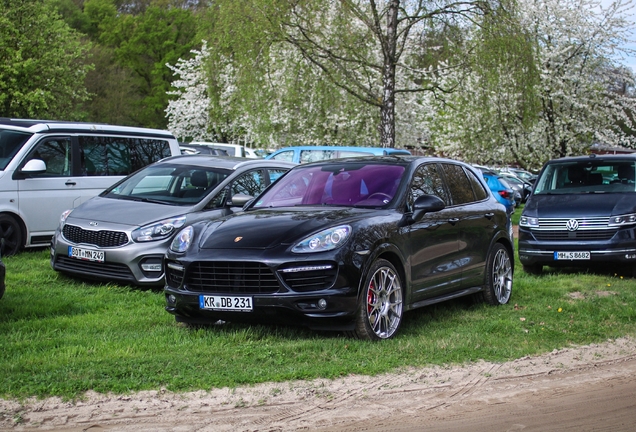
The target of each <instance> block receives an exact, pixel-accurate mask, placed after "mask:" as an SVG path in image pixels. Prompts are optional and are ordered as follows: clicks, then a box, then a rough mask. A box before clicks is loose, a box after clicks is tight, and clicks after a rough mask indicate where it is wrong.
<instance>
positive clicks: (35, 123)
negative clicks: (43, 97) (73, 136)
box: [0, 117, 174, 138]
mask: <svg viewBox="0 0 636 432" xmlns="http://www.w3.org/2000/svg"><path fill="white" fill-rule="evenodd" d="M0 126H6V127H10V128H11V129H15V130H21V131H24V132H31V133H42V132H61V133H62V132H65V133H71V132H78V131H81V132H94V133H122V132H124V133H127V134H130V135H138V134H143V135H156V136H163V137H168V138H174V135H173V134H172V133H170V132H169V131H166V130H161V129H149V128H140V127H133V126H117V125H110V124H105V123H88V122H72V121H65V120H35V119H15V118H6V117H0Z"/></svg>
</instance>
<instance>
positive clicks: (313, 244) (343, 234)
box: [292, 225, 351, 253]
mask: <svg viewBox="0 0 636 432" xmlns="http://www.w3.org/2000/svg"><path fill="white" fill-rule="evenodd" d="M350 234H351V227H350V226H349V225H341V226H337V227H334V228H329V229H326V230H324V231H320V232H319V233H317V234H314V235H312V236H310V237H307V238H306V239H304V240H303V241H301V242H300V243H298V244H297V245H296V246H294V247H293V248H292V252H296V253H312V252H324V251H328V250H332V249H335V248H338V247H340V246H342V245H343V244H344V242H345V241H346V240H347V237H349V235H350Z"/></svg>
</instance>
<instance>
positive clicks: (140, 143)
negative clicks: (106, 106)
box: [0, 118, 181, 256]
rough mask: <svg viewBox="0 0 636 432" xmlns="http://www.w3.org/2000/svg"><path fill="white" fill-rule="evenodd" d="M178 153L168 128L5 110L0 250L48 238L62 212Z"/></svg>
mask: <svg viewBox="0 0 636 432" xmlns="http://www.w3.org/2000/svg"><path fill="white" fill-rule="evenodd" d="M180 153H181V151H180V149H179V143H178V141H177V140H176V138H175V137H174V136H173V135H172V134H171V133H170V132H167V131H163V130H156V129H145V128H136V127H126V126H113V125H105V124H93V123H72V122H63V121H43V120H24V119H7V118H0V244H1V253H2V255H3V256H4V255H11V254H15V253H16V252H18V251H19V250H21V249H22V248H24V247H37V246H46V245H47V244H49V243H50V241H51V237H52V236H53V234H54V232H55V229H56V228H57V226H58V224H59V221H60V215H61V214H62V212H64V211H65V210H68V209H72V208H75V207H77V206H78V205H80V204H81V203H83V202H85V201H87V200H88V199H89V198H92V197H93V196H95V195H97V194H99V193H100V192H102V191H103V190H104V189H106V188H108V187H110V186H111V185H112V184H114V183H115V182H116V181H118V180H120V179H122V178H124V177H125V176H127V175H128V174H131V173H133V172H135V171H137V170H138V169H140V168H143V167H145V166H146V165H149V164H151V163H153V162H156V161H158V160H161V159H163V158H165V157H168V156H173V155H178V154H180Z"/></svg>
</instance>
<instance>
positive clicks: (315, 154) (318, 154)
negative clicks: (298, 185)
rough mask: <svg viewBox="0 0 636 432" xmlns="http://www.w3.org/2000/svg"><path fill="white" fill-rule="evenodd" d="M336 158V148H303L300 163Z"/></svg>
mask: <svg viewBox="0 0 636 432" xmlns="http://www.w3.org/2000/svg"><path fill="white" fill-rule="evenodd" d="M335 158H336V152H335V150H301V152H300V163H307V162H316V161H321V160H325V159H335Z"/></svg>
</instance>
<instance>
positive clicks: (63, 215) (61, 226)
mask: <svg viewBox="0 0 636 432" xmlns="http://www.w3.org/2000/svg"><path fill="white" fill-rule="evenodd" d="M72 211H73V209H70V210H66V211H65V212H64V213H62V215H61V216H60V229H62V228H64V224H65V223H66V219H68V217H69V215H70V214H71V212H72Z"/></svg>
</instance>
